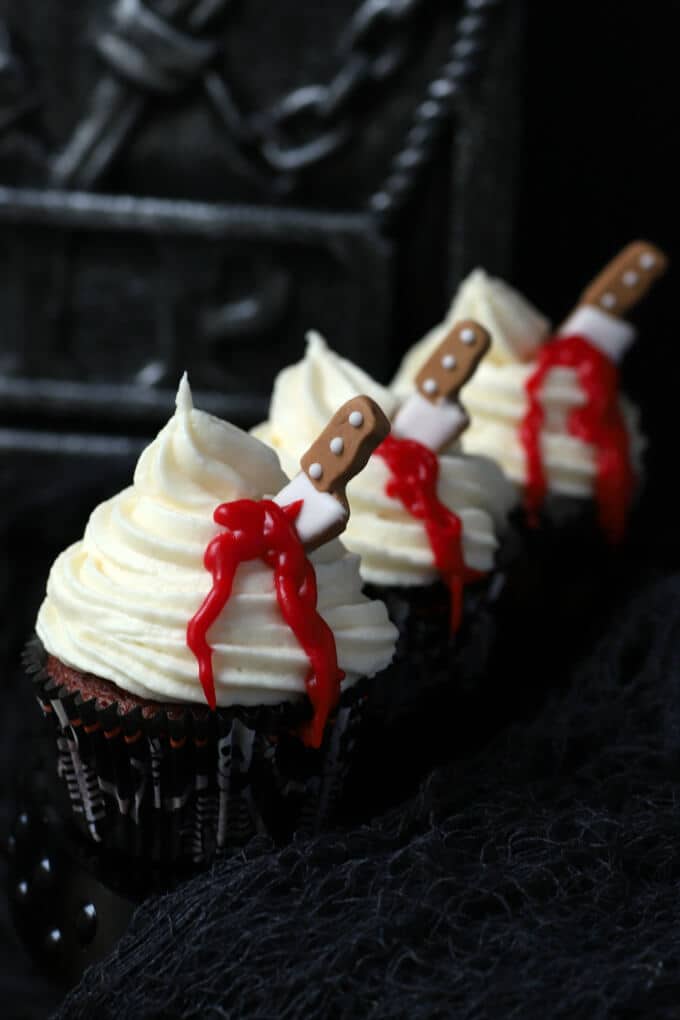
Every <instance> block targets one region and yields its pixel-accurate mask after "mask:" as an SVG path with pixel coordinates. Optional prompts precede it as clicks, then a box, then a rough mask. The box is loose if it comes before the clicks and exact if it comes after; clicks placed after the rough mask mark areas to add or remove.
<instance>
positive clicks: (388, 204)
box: [369, 0, 505, 227]
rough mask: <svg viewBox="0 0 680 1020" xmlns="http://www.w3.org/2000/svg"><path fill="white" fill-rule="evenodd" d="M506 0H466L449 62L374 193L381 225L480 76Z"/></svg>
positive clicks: (407, 192) (402, 198)
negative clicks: (496, 18)
mask: <svg viewBox="0 0 680 1020" xmlns="http://www.w3.org/2000/svg"><path fill="white" fill-rule="evenodd" d="M504 2H505V0H464V4H463V11H462V14H461V17H460V19H459V21H458V23H457V25H456V33H455V38H454V40H453V43H452V44H451V48H450V50H449V53H448V57H447V60H446V63H445V64H444V65H443V67H442V68H441V70H440V73H439V75H438V77H437V78H435V80H434V81H432V82H431V83H430V85H429V87H428V90H427V96H426V97H425V99H424V100H423V102H422V103H421V104H420V105H419V106H418V108H417V109H416V111H415V114H414V116H413V122H412V124H411V127H410V129H409V131H408V134H407V136H406V143H405V145H404V147H403V148H402V149H401V151H400V152H399V153H398V154H397V155H396V156H395V157H394V159H393V161H392V165H391V168H390V172H389V175H388V177H387V179H386V181H385V183H384V184H383V186H382V187H381V188H380V190H379V191H377V192H375V194H373V195H372V196H371V199H370V202H369V208H370V210H371V211H372V212H373V213H374V214H375V215H376V216H377V217H378V219H379V221H380V223H381V224H382V225H383V227H385V226H387V225H388V224H389V222H390V221H391V220H392V219H393V217H394V216H395V215H396V214H397V213H398V212H399V210H400V209H401V208H402V207H403V206H404V204H405V202H406V201H407V199H408V197H409V195H410V194H411V193H412V191H413V187H414V185H415V183H416V179H417V176H418V173H419V172H420V170H421V169H422V167H423V166H424V165H425V163H426V162H427V161H428V160H429V159H430V157H431V154H432V150H433V147H434V145H435V143H436V142H437V139H438V138H439V136H440V134H441V130H442V127H443V125H444V124H445V123H446V122H447V121H449V120H450V119H451V117H452V115H453V113H454V108H455V104H456V101H457V100H458V99H459V97H460V96H461V95H462V94H463V92H464V91H465V90H466V89H467V88H468V87H469V85H470V83H471V81H472V79H473V78H474V77H475V76H476V75H477V73H478V71H479V68H480V66H481V62H482V58H483V56H484V53H485V50H486V49H488V46H489V44H490V41H491V40H490V31H491V27H492V16H493V15H494V14H495V13H496V12H497V11H498V9H499V8H501V7H502V6H503V4H504Z"/></svg>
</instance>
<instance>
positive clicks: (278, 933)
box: [56, 577, 680, 1020]
mask: <svg viewBox="0 0 680 1020" xmlns="http://www.w3.org/2000/svg"><path fill="white" fill-rule="evenodd" d="M679 638H680V577H671V578H667V579H663V580H657V581H655V582H653V583H652V582H650V583H649V585H648V586H647V587H646V589H645V590H644V591H643V592H642V594H640V595H638V596H637V597H636V598H635V599H634V600H633V601H632V602H631V603H630V604H629V605H628V606H627V607H626V609H625V611H622V612H621V613H620V614H619V615H618V617H617V619H616V620H614V621H613V622H612V625H611V628H610V631H609V633H608V634H607V635H606V636H605V638H604V639H603V641H602V642H601V644H600V645H599V647H598V648H597V650H596V651H595V652H594V653H593V654H592V656H591V658H590V659H589V660H588V661H587V662H585V663H582V664H581V665H580V666H579V667H578V668H577V669H576V671H575V673H574V676H573V677H572V682H571V684H570V685H569V687H568V689H567V690H566V691H564V692H563V693H561V694H559V695H555V696H554V697H553V698H552V699H550V700H549V701H547V702H546V703H545V704H544V707H543V708H542V709H541V711H540V712H539V713H538V714H536V715H535V716H534V718H533V719H532V720H531V721H525V722H522V723H516V724H515V725H514V726H513V727H512V728H510V729H507V730H506V731H505V732H504V733H503V734H502V735H501V736H500V737H498V738H496V740H495V741H494V742H493V743H492V744H491V745H490V746H489V747H487V748H486V749H484V750H483V751H482V752H480V753H478V754H477V755H476V756H474V757H471V758H468V759H466V760H464V761H462V762H458V763H450V764H448V765H446V766H442V767H438V768H436V769H435V770H434V771H433V772H432V773H431V774H430V776H429V777H428V778H427V780H426V781H425V782H424V783H423V784H422V786H421V787H420V789H419V790H418V792H417V794H416V795H415V796H413V797H412V798H411V799H410V800H408V801H406V802H404V803H402V804H401V805H400V806H399V807H398V808H396V809H393V810H391V811H390V812H388V813H387V814H385V815H383V816H382V817H379V818H377V819H376V820H374V821H373V822H372V823H371V824H368V825H365V826H362V827H358V828H352V829H349V830H343V831H337V832H335V833H332V834H329V835H325V836H323V837H318V838H315V839H312V840H305V841H300V842H297V843H294V844H293V845H292V846H289V847H288V848H287V849H283V850H275V849H274V848H272V846H271V845H270V844H268V843H267V842H259V841H255V842H252V843H251V844H250V845H249V846H248V847H247V848H246V850H245V851H243V852H242V853H241V854H240V855H239V856H237V857H234V858H232V859H229V860H225V861H223V862H221V863H220V864H219V865H218V866H216V867H215V868H214V869H213V870H212V871H211V872H210V873H209V874H208V875H205V876H202V877H198V878H196V879H194V880H193V881H191V882H190V883H189V884H187V885H185V886H184V887H182V888H181V889H180V890H179V891H177V892H176V893H173V894H170V895H167V896H165V897H164V898H160V899H155V900H151V901H149V902H148V903H147V904H146V905H144V906H143V907H142V908H141V909H140V910H139V911H138V913H137V914H136V916H135V918H134V920H133V923H132V926H131V929H130V931H129V933H128V935H127V936H126V937H125V938H124V939H123V940H122V941H121V943H120V944H119V947H118V948H117V950H116V951H115V952H114V953H113V955H112V956H111V957H110V958H108V959H107V960H106V961H105V962H104V963H102V964H101V966H99V967H97V968H95V969H93V970H90V971H88V972H87V973H86V974H85V977H84V978H83V980H82V982H81V984H80V986H79V987H78V988H76V989H75V990H74V991H73V992H72V993H71V995H70V996H69V997H68V998H67V999H66V1000H65V1002H64V1003H63V1005H62V1006H61V1008H60V1010H58V1012H57V1014H56V1015H57V1016H58V1017H59V1018H69V1020H76V1018H81V1017H82V1018H85V1017H88V1018H89V1017H93V1016H97V1017H98V1018H100V1020H105V1018H108V1017H111V1018H113V1017H119V1016H125V1017H134V1018H145V1020H146V1018H149V1020H150V1018H157V1017H158V1018H160V1017H164V1018H166V1017H207V1016H215V1017H217V1016H221V1017H246V1016H247V1017H253V1018H260V1017H262V1018H264V1017H268V1018H269V1017H273V1016H277V1017H283V1016H285V1017H287V1018H293V1017H310V1016H319V1017H320V1016H324V1017H326V1016H328V1017H356V1016H371V1017H402V1016H403V1017H406V1016H408V1017H411V1018H413V1017H423V1018H424V1017H433V1016H447V1017H448V1016H456V1017H469V1018H477V1017H485V1016H503V1017H510V1016H515V1015H521V1016H523V1017H527V1016H532V1017H534V1016H535V1017H544V1016H551V1017H588V1018H591V1020H592V1018H598V1017H605V1016H606V1017H634V1016H646V1017H665V1016H668V1017H671V1016H673V1017H675V1016H677V1003H678V1001H679V999H680V970H679V964H680V960H679V954H680V935H679V933H678V931H679V929H678V924H677V915H678V907H677V901H678V892H679V886H680V840H679V839H678V836H679V835H680V821H679V816H678V780H679V779H680V759H679V757H678V749H679V748H680V732H679V730H680V699H679V698H678V689H679V684H680V662H679V661H678V660H679V659H680V640H679ZM546 671H547V672H549V671H550V663H549V662H546Z"/></svg>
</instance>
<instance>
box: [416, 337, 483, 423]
mask: <svg viewBox="0 0 680 1020" xmlns="http://www.w3.org/2000/svg"><path fill="white" fill-rule="evenodd" d="M490 346H491V336H490V334H489V332H488V330H486V329H484V327H483V326H480V324H479V323H478V322H475V321H474V320H473V319H464V320H463V321H462V322H457V323H456V324H455V326H454V327H453V328H452V329H451V330H449V332H448V333H447V335H446V336H445V337H444V339H443V340H442V342H441V343H440V344H439V346H438V347H437V349H436V350H435V352H434V354H432V355H431V357H429V358H428V360H427V361H426V362H425V364H424V365H423V367H422V368H421V370H420V372H418V375H417V376H416V387H417V389H418V391H419V392H420V393H421V394H422V395H423V396H424V397H425V399H426V400H429V401H430V402H431V403H433V404H439V403H441V402H442V401H444V400H453V399H455V397H456V396H457V395H458V393H459V391H460V390H461V389H462V387H463V386H464V385H465V383H466V382H467V381H468V379H470V377H471V376H472V375H474V373H475V371H476V369H477V365H478V364H479V362H480V361H481V360H482V358H483V357H484V355H485V354H486V352H487V351H488V349H489V347H490Z"/></svg>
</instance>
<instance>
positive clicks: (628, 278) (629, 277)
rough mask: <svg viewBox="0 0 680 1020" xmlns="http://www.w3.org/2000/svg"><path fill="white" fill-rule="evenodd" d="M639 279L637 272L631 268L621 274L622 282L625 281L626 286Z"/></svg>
mask: <svg viewBox="0 0 680 1020" xmlns="http://www.w3.org/2000/svg"><path fill="white" fill-rule="evenodd" d="M639 279H640V277H639V276H638V274H637V273H636V272H635V271H634V270H632V269H628V270H626V272H625V273H624V274H623V282H624V283H625V285H626V287H634V286H635V284H636V283H637V282H638V280H639Z"/></svg>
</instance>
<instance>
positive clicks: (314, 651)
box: [187, 499, 345, 747]
mask: <svg viewBox="0 0 680 1020" xmlns="http://www.w3.org/2000/svg"><path fill="white" fill-rule="evenodd" d="M301 507H302V501H301V500H299V501H298V502H296V503H291V504H290V505H289V506H286V507H280V506H278V504H277V503H274V502H272V501H271V500H268V499H263V500H259V501H257V502H256V501H255V500H251V499H239V500H234V502H232V503H222V504H221V506H218V507H217V509H216V510H215V513H214V514H213V520H214V521H215V523H216V524H221V525H223V526H224V527H225V528H228V529H229V530H228V531H225V532H222V533H221V534H219V535H217V536H216V537H215V538H214V539H213V540H212V542H211V543H210V545H209V546H208V548H207V549H206V551H205V556H204V560H203V562H204V563H205V567H206V569H207V570H209V571H210V573H211V574H212V577H213V584H212V588H211V590H210V591H209V592H208V594H207V595H206V597H205V599H204V601H203V604H202V605H201V607H200V608H199V610H198V611H197V612H196V613H195V615H194V616H193V617H192V618H191V620H190V621H189V623H188V625H187V644H188V646H189V648H190V649H191V651H192V652H193V653H194V655H195V656H196V658H197V660H198V675H199V679H200V681H201V686H202V687H203V692H204V694H205V698H206V701H207V702H208V704H209V705H210V707H211V708H212V709H213V710H214V709H215V707H216V698H215V677H214V674H213V663H212V649H211V647H210V645H209V643H208V637H207V635H208V631H209V630H210V628H211V627H212V625H213V623H214V622H215V620H216V619H217V618H218V616H219V615H220V613H221V612H222V610H223V609H224V607H225V606H226V604H227V602H228V601H229V598H230V596H231V590H232V585H233V582H234V575H235V574H236V569H237V567H238V566H239V564H240V563H245V562H246V561H247V560H254V559H261V560H262V561H263V562H264V563H266V564H267V566H269V567H271V568H272V570H273V571H274V585H275V589H276V597H277V600H278V603H279V608H280V610H281V615H282V616H283V618H284V620H285V621H286V623H287V624H288V626H289V627H290V629H291V630H292V631H293V633H294V634H295V637H296V638H297V640H298V641H299V642H300V645H301V646H302V649H303V651H304V652H305V654H306V656H307V658H308V659H309V663H310V668H309V672H308V673H307V676H306V678H305V685H306V689H307V694H308V696H309V700H310V701H311V703H312V707H313V709H314V714H313V716H312V719H311V720H310V722H309V723H305V725H304V726H303V727H302V730H301V732H300V736H301V738H302V740H303V742H304V743H305V744H307V746H309V747H320V746H321V741H322V740H323V733H324V728H325V726H326V722H327V720H328V716H329V714H330V713H331V711H332V710H333V708H334V707H335V705H336V704H337V702H338V699H339V697H340V684H341V682H342V679H343V677H344V675H345V674H344V673H343V672H342V670H341V669H338V659H337V652H336V648H335V638H334V637H333V631H332V630H331V629H330V627H329V626H328V624H327V623H326V621H325V620H324V619H322V617H321V616H319V614H318V612H317V609H316V603H317V590H316V574H315V573H314V567H313V566H312V564H311V563H310V562H309V560H308V559H307V557H306V555H305V551H304V548H303V546H302V542H301V541H300V539H299V537H298V534H297V532H296V530H295V526H294V521H295V518H296V517H297V515H298V514H299V512H300V509H301Z"/></svg>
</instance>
